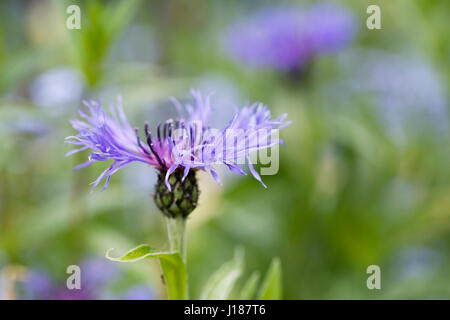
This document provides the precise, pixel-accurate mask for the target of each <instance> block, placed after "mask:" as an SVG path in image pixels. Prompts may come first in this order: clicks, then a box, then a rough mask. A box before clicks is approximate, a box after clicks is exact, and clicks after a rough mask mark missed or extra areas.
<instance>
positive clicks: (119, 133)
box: [66, 90, 289, 217]
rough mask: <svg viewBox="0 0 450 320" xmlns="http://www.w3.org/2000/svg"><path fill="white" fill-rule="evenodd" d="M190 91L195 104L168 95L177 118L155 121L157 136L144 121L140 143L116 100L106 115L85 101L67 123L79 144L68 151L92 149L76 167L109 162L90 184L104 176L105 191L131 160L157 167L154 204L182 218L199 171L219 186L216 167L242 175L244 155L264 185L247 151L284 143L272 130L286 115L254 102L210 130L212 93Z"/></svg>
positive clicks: (193, 199) (190, 207) (194, 197)
mask: <svg viewBox="0 0 450 320" xmlns="http://www.w3.org/2000/svg"><path fill="white" fill-rule="evenodd" d="M191 94H192V96H193V98H194V104H193V105H190V104H187V105H186V106H183V105H182V104H181V103H180V102H179V101H177V100H176V99H175V98H172V102H173V103H174V105H175V107H176V108H177V109H178V113H179V118H178V119H176V120H173V119H170V120H168V121H166V122H165V123H163V124H159V125H158V126H157V129H156V135H155V134H154V135H152V134H151V132H150V129H149V124H148V123H146V124H145V126H144V133H145V140H144V141H143V140H141V138H140V136H139V132H138V129H133V128H132V127H131V125H130V124H129V123H128V121H127V119H126V116H125V113H124V111H123V108H122V105H121V101H120V99H119V103H118V106H117V108H115V107H114V106H113V105H111V107H110V114H108V113H107V112H106V111H105V110H104V109H103V108H102V107H101V105H100V102H85V105H86V107H87V108H88V110H89V114H87V113H85V112H84V111H83V110H80V111H79V114H80V116H81V117H82V118H84V121H83V120H73V121H72V122H71V123H72V126H73V127H74V129H76V130H77V131H78V135H76V136H70V137H68V138H66V139H67V142H68V143H71V144H74V145H77V146H79V148H78V149H76V150H72V151H70V152H69V153H67V155H71V154H73V153H76V152H79V151H83V150H87V149H90V150H91V155H90V157H89V159H88V161H86V162H84V163H82V164H81V165H78V166H77V167H76V168H75V169H79V168H83V167H86V166H88V165H91V164H92V163H94V162H96V161H109V160H112V161H113V162H112V164H111V165H110V166H109V167H108V168H107V169H106V170H105V171H103V172H102V173H101V174H100V176H99V177H98V178H97V179H96V180H95V181H94V182H93V188H95V187H96V186H97V185H98V184H99V183H100V181H101V180H102V179H105V180H106V182H105V185H104V187H103V189H105V188H106V187H107V186H108V183H109V180H110V178H111V176H112V175H113V174H114V173H115V172H117V171H118V170H120V169H122V168H124V167H125V166H127V165H128V164H130V163H132V162H143V163H146V164H148V165H150V166H152V167H154V168H156V169H158V170H159V176H158V183H157V186H156V192H155V202H156V205H157V206H158V208H159V209H160V210H161V211H162V212H163V213H164V214H165V215H167V216H169V217H176V216H177V215H182V216H183V217H186V216H187V215H188V214H189V213H190V212H191V211H192V210H193V209H194V208H195V207H196V205H197V200H198V186H197V180H196V178H195V172H196V171H197V170H203V171H209V172H210V173H211V175H212V177H213V178H214V179H215V180H216V181H217V182H218V183H219V184H220V179H219V176H218V175H217V173H216V170H215V168H214V165H216V164H224V165H226V166H227V167H228V168H229V169H230V170H231V171H232V172H234V173H238V174H246V173H245V172H244V171H243V169H242V168H241V166H240V164H241V163H240V161H241V160H242V159H247V163H248V166H249V169H250V172H251V173H252V175H253V176H254V177H255V178H256V179H257V180H258V181H260V182H261V183H262V184H263V186H265V185H264V183H263V182H262V180H261V177H260V175H259V174H258V173H257V171H256V170H255V169H254V167H253V165H252V163H251V161H250V153H251V152H252V151H257V150H261V149H264V148H269V147H272V146H274V145H276V144H279V143H282V141H281V140H278V139H273V137H272V134H273V133H274V130H275V131H276V130H279V129H281V128H283V127H285V126H287V125H288V124H289V122H285V121H284V119H285V118H286V114H284V115H282V116H280V117H278V118H276V119H271V114H270V110H269V109H268V108H267V107H266V106H265V105H263V104H262V103H255V104H253V105H251V106H245V107H244V108H242V109H241V110H236V113H235V115H234V117H233V118H232V119H231V121H230V122H229V123H228V125H227V126H225V127H224V128H222V129H221V130H218V129H213V128H211V127H210V126H209V125H208V119H209V117H210V116H211V114H212V112H213V110H212V108H211V104H210V96H211V95H208V96H207V97H206V98H204V97H202V95H201V94H200V92H198V91H196V90H191Z"/></svg>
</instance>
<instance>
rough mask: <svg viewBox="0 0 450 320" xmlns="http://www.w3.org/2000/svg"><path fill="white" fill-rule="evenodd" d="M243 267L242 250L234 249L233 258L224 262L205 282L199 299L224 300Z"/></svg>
mask: <svg viewBox="0 0 450 320" xmlns="http://www.w3.org/2000/svg"><path fill="white" fill-rule="evenodd" d="M243 267H244V252H243V250H241V249H238V250H236V252H235V255H234V258H233V260H231V261H228V262H225V263H224V264H223V265H222V266H221V267H220V268H219V269H218V270H217V271H216V272H214V273H213V274H212V275H211V277H210V278H209V279H208V281H207V282H206V285H205V287H204V288H203V290H202V293H201V295H200V299H201V300H225V299H227V298H228V297H229V296H230V293H231V290H232V289H233V287H234V284H235V283H236V280H237V279H238V278H239V277H240V275H241V273H242V270H243Z"/></svg>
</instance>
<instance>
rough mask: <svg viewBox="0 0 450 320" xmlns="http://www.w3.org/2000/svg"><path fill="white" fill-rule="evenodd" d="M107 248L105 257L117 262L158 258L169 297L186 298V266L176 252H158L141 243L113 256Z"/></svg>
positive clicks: (175, 298) (173, 298)
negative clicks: (117, 255) (115, 256)
mask: <svg viewBox="0 0 450 320" xmlns="http://www.w3.org/2000/svg"><path fill="white" fill-rule="evenodd" d="M112 250H113V249H109V250H108V251H107V252H106V255H105V256H106V258H108V259H109V260H112V261H117V262H136V261H140V260H144V259H146V258H158V259H159V261H160V263H161V268H162V270H163V274H164V277H165V279H166V282H167V289H168V291H169V299H171V300H185V299H187V298H188V290H187V273H186V266H185V264H184V262H183V259H182V258H181V255H180V254H179V253H178V252H158V251H156V250H155V249H153V248H152V247H150V246H148V245H146V244H141V245H139V246H137V247H136V248H133V249H131V250H129V251H127V252H125V253H124V254H123V255H122V256H120V257H117V258H113V257H111V256H110V252H111V251H112Z"/></svg>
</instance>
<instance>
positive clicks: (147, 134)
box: [144, 123, 166, 168]
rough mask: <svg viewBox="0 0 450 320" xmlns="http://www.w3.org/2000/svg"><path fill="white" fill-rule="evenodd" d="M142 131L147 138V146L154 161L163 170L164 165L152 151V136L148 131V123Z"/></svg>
mask: <svg viewBox="0 0 450 320" xmlns="http://www.w3.org/2000/svg"><path fill="white" fill-rule="evenodd" d="M144 130H145V136H146V137H147V144H148V146H149V147H150V150H151V152H152V153H153V154H154V155H155V157H156V160H157V161H158V163H159V165H160V166H161V167H163V168H165V167H166V166H165V164H164V163H163V162H162V161H161V158H160V157H159V155H158V154H157V153H156V152H155V150H154V149H153V141H152V135H151V133H150V130H148V123H145V126H144Z"/></svg>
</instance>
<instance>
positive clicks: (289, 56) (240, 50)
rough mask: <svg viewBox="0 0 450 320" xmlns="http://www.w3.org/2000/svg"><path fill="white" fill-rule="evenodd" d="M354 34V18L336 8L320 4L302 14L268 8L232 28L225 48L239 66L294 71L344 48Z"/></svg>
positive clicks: (289, 9) (285, 9)
mask: <svg viewBox="0 0 450 320" xmlns="http://www.w3.org/2000/svg"><path fill="white" fill-rule="evenodd" d="M354 34H355V21H354V18H353V16H352V15H351V14H350V13H349V12H348V11H347V10H345V9H344V8H341V7H338V6H336V5H331V4H319V5H314V6H312V7H310V8H307V9H305V10H302V11H301V10H298V9H296V8H285V7H277V8H266V9H263V10H262V11H260V12H257V13H256V14H254V15H253V16H252V17H250V18H248V19H246V20H245V21H242V22H240V23H237V24H235V25H233V26H232V27H231V28H230V30H229V32H228V33H227V37H226V47H227V50H228V51H229V52H230V54H231V55H232V56H233V57H234V58H235V59H236V60H238V61H240V62H244V63H248V64H251V65H254V66H256V67H269V68H274V69H277V70H280V71H295V70H298V69H302V68H304V67H305V66H306V65H307V64H308V63H309V62H310V61H311V60H312V59H313V58H314V57H315V56H317V55H319V54H324V53H331V52H335V51H337V50H339V49H341V48H343V47H345V46H346V45H348V44H349V43H350V42H351V40H352V38H353V36H354Z"/></svg>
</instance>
